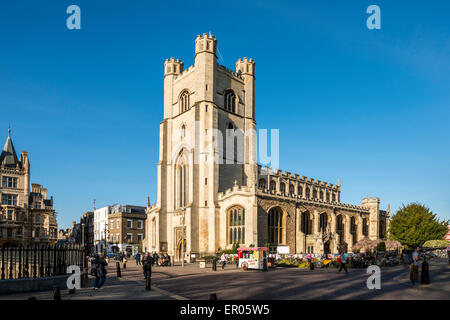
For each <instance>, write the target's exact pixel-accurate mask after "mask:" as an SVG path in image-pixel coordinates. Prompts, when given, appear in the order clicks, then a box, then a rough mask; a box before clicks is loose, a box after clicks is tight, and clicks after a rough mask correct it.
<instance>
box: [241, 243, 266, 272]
mask: <svg viewBox="0 0 450 320" xmlns="http://www.w3.org/2000/svg"><path fill="white" fill-rule="evenodd" d="M237 250H238V252H239V254H238V256H239V268H242V270H248V269H258V270H264V271H266V270H267V255H268V251H269V248H266V247H253V248H238V249H237Z"/></svg>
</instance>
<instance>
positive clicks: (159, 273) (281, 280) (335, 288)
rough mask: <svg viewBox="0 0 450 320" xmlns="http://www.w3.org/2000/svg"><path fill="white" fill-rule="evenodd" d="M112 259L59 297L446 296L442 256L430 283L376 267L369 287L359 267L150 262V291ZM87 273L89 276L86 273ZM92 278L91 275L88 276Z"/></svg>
mask: <svg viewBox="0 0 450 320" xmlns="http://www.w3.org/2000/svg"><path fill="white" fill-rule="evenodd" d="M114 265H115V264H114V263H111V264H110V266H109V267H108V277H107V280H106V282H105V285H104V287H103V288H102V289H101V290H97V291H94V290H92V288H82V289H80V290H77V292H76V293H75V294H69V293H68V291H67V290H62V291H61V295H62V299H63V300H86V299H87V300H89V299H95V300H112V299H115V300H123V299H133V300H142V299H152V300H160V299H165V300H186V299H188V300H191V299H193V300H199V299H208V298H209V295H210V294H212V293H215V294H216V295H217V297H218V299H228V300H253V299H269V300H278V299H281V300H285V299H286V300H297V299H299V300H305V299H382V300H385V299H402V300H406V299H407V300H410V299H439V300H442V299H446V300H448V299H449V297H450V267H449V266H448V264H447V261H446V260H443V259H442V260H432V261H431V263H430V277H431V284H429V285H421V284H418V285H415V286H414V287H413V286H412V285H411V283H410V281H409V272H408V266H403V265H401V266H395V267H385V268H381V289H380V290H369V289H367V287H366V280H367V278H368V277H369V275H368V274H366V270H365V269H349V273H348V274H345V273H338V272H337V270H336V269H315V270H312V271H311V270H305V269H299V268H275V269H270V270H269V271H267V272H262V271H256V270H252V271H242V270H240V269H237V268H236V267H235V266H229V265H227V267H226V268H225V270H221V268H220V267H219V268H218V269H217V271H212V270H211V269H210V268H208V269H200V268H199V265H198V264H187V265H185V267H184V268H182V267H181V266H174V267H154V268H153V276H152V290H151V291H146V290H144V278H143V274H142V269H141V266H136V265H135V263H134V261H132V262H131V263H129V264H128V266H127V269H126V270H123V269H122V277H121V278H117V277H116V272H115V268H114ZM90 278H91V277H90ZM91 281H92V280H91ZM29 297H35V298H36V299H38V300H51V299H53V293H52V291H44V292H30V293H21V294H14V295H0V300H22V299H28V298H29Z"/></svg>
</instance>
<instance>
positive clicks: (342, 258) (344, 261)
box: [339, 252, 348, 273]
mask: <svg viewBox="0 0 450 320" xmlns="http://www.w3.org/2000/svg"><path fill="white" fill-rule="evenodd" d="M339 258H340V262H339V272H341V270H342V269H344V270H345V273H348V271H347V268H346V267H345V265H346V264H347V257H346V256H345V254H344V253H343V252H341V255H340V256H339Z"/></svg>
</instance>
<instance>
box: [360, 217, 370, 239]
mask: <svg viewBox="0 0 450 320" xmlns="http://www.w3.org/2000/svg"><path fill="white" fill-rule="evenodd" d="M362 227H363V230H362V231H363V235H364V236H366V237H367V236H368V235H369V224H368V223H367V218H364V219H363V225H362Z"/></svg>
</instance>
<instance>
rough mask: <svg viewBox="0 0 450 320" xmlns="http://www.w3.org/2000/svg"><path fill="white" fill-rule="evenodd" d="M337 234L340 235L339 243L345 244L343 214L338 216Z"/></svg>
mask: <svg viewBox="0 0 450 320" xmlns="http://www.w3.org/2000/svg"><path fill="white" fill-rule="evenodd" d="M336 232H337V234H338V235H339V243H340V244H342V243H344V216H343V215H342V214H340V215H338V216H337V220H336Z"/></svg>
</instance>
